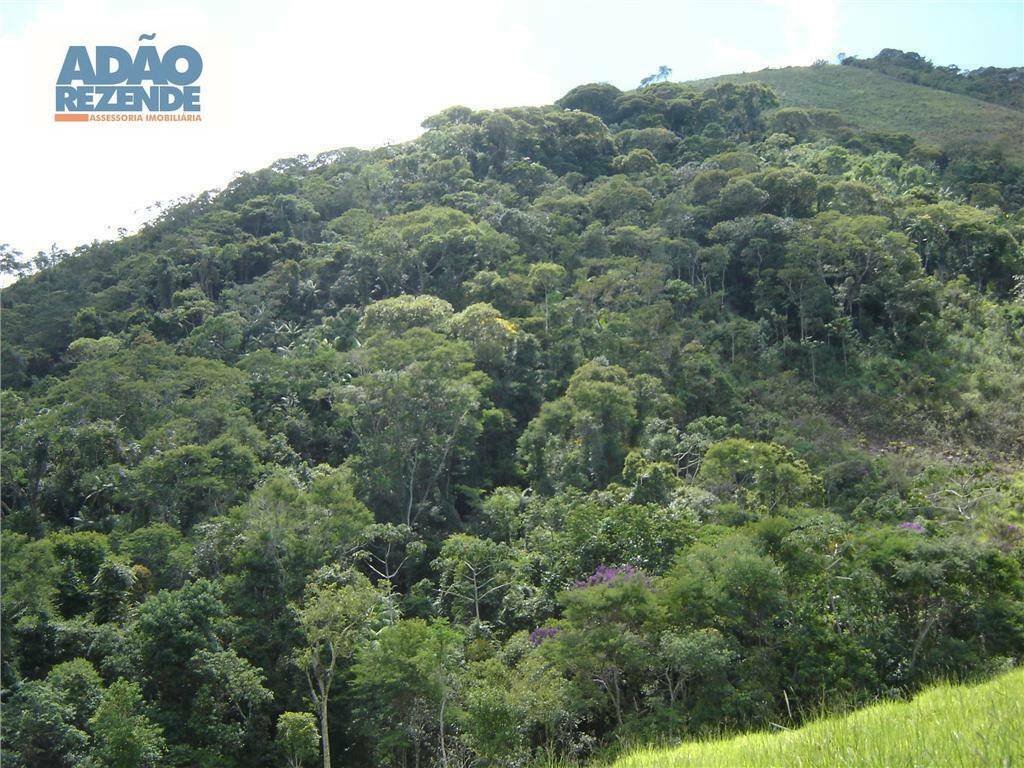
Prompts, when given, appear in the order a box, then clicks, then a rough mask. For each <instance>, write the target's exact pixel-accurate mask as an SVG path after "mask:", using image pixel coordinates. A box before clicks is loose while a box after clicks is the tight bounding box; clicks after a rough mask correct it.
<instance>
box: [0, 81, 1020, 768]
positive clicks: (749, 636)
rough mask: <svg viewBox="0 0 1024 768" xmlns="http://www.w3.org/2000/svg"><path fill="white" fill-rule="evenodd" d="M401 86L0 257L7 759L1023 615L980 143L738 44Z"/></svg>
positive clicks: (839, 655)
mask: <svg viewBox="0 0 1024 768" xmlns="http://www.w3.org/2000/svg"><path fill="white" fill-rule="evenodd" d="M423 125H424V129H425V132H424V133H423V135H422V136H421V137H420V138H419V139H417V140H415V141H413V142H410V143H408V144H403V145H399V146H388V147H383V148H380V149H375V150H370V151H362V150H355V149H343V150H339V151H335V152H330V153H326V154H323V155H320V156H318V157H316V158H308V157H298V158H294V159H290V160H283V161H280V162H278V163H276V164H275V165H273V166H272V167H270V168H266V169H264V170H261V171H258V172H256V173H251V174H244V175H242V176H240V177H238V178H236V179H235V180H234V181H232V182H231V183H230V184H229V185H228V186H227V187H226V188H225V189H224V190H223V191H220V192H216V193H207V194H204V195H200V196H199V197H197V198H195V199H194V200H191V201H190V202H187V203H185V204H182V205H178V206H175V207H173V208H171V209H170V210H168V211H167V212H166V213H165V214H164V215H163V216H161V217H160V218H159V219H158V220H156V221H154V222H152V223H151V224H149V225H147V226H145V227H144V228H143V229H142V230H141V231H140V232H139V233H138V234H135V235H131V236H127V237H123V238H121V239H119V240H116V241H113V242H105V243H94V244H93V245H90V246H85V247H83V248H80V249H78V250H76V251H75V252H74V253H73V254H69V255H64V256H63V257H62V255H61V254H56V253H55V254H53V255H52V256H46V257H43V261H44V262H45V263H43V264H41V266H43V267H44V268H43V269H41V270H40V271H38V272H37V273H36V274H33V275H30V276H27V277H23V278H22V279H21V280H19V281H18V282H17V283H16V284H15V285H13V286H11V287H9V288H8V289H7V290H5V291H4V294H3V326H4V343H3V350H2V351H3V382H4V389H3V434H4V440H3V467H2V484H3V487H2V490H3V495H2V497H3V518H4V519H3V527H4V531H3V565H4V585H3V586H4V589H3V617H4V627H5V631H4V633H3V666H2V683H3V704H4V713H5V723H4V725H5V727H4V733H3V750H4V751H3V757H4V761H5V764H9V765H11V766H38V765H52V766H69V767H70V766H89V767H90V768H91V767H93V766H157V765H160V766H213V765H217V766H232V765H234V766H264V765H265V766H278V765H282V764H287V765H291V766H299V765H314V764H317V763H318V762H320V761H322V763H323V764H324V765H325V766H329V765H334V766H342V765H351V766H363V765H370V764H373V765H380V766H414V765H415V766H445V768H447V767H448V766H455V765H459V766H469V765H475V766H520V765H524V764H526V763H529V762H531V761H534V760H539V759H541V758H554V757H563V758H567V759H588V758H589V757H590V756H592V755H594V754H596V753H600V752H601V750H606V749H611V748H614V747H615V746H617V745H621V744H623V743H627V742H628V741H630V740H655V739H659V738H667V737H672V736H682V735H687V734H696V733H700V732H702V731H703V730H705V729H716V730H721V729H731V728H740V727H747V726H760V725H765V724H767V723H769V722H795V721H800V720H801V719H802V718H804V717H807V716H809V715H811V714H813V713H814V712H816V711H818V710H819V709H820V708H821V707H822V706H823V705H824V706H827V705H828V704H829V703H831V702H836V701H843V702H845V703H850V702H851V701H852V702H854V703H855V702H859V701H867V700H871V699H873V698H875V697H877V696H880V695H889V694H893V693H897V692H901V691H908V690H913V689H915V688H917V687H919V686H920V685H922V684H924V683H926V682H929V681H931V680H934V679H937V678H942V677H947V676H951V675H955V676H958V677H959V676H966V675H971V674H983V673H987V672H992V671H996V670H1000V669H1002V668H1004V667H1006V666H1009V665H1012V664H1014V663H1016V662H1018V661H1019V660H1020V657H1021V655H1022V653H1024V577H1022V567H1024V533H1022V530H1021V528H1020V525H1021V524H1022V523H1024V520H1022V517H1024V471H1022V470H1021V466H1022V458H1024V278H1022V276H1024V251H1022V247H1021V242H1022V238H1024V215H1022V206H1024V185H1022V178H1024V176H1022V171H1021V168H1020V167H1019V166H1017V165H1015V164H1014V161H1013V160H1011V159H1008V158H1007V157H1005V156H1004V155H1003V154H1002V153H1001V152H1000V151H999V150H998V149H984V148H976V149H971V150H965V149H962V148H961V149H958V150H957V151H955V152H954V151H952V150H948V149H947V148H943V147H939V146H929V145H922V144H920V143H917V142H915V140H914V139H913V138H911V137H910V136H907V135H905V134H893V133H885V132H878V131H865V130H861V129H858V128H856V127H855V126H851V125H849V124H847V123H846V122H845V121H844V120H842V119H841V115H840V116H837V115H835V114H833V113H827V114H826V113H820V112H815V111H814V110H803V109H796V108H780V107H779V103H778V99H777V97H776V94H775V93H774V92H773V91H772V90H771V89H770V88H768V87H766V86H764V85H760V84H740V85H737V84H733V83H722V84H717V85H714V86H712V87H709V88H707V89H705V90H695V89H693V88H691V87H688V86H683V85H679V84H674V83H670V82H656V83H653V84H651V85H648V86H647V87H644V88H642V89H639V90H635V91H627V92H623V91H620V90H619V89H617V88H615V87H613V86H610V85H606V84H589V85H582V86H580V87H577V88H574V89H573V90H572V91H570V92H569V93H567V94H566V95H565V96H564V97H563V98H561V99H560V100H559V101H558V102H557V103H556V104H555V105H552V106H547V107H536V108H533V107H531V108H515V109H502V110H496V111H474V110H471V109H468V108H466V107H452V108H450V109H447V110H445V111H443V112H441V113H440V114H437V115H434V116H432V117H430V118H428V119H427V120H426V121H425V122H424V124H423ZM5 259H7V260H8V261H9V262H15V261H17V260H18V259H17V255H16V254H13V253H11V252H9V251H8V252H7V253H6V254H5Z"/></svg>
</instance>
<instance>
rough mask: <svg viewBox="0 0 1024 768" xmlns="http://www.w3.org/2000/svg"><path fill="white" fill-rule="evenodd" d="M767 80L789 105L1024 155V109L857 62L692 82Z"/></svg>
mask: <svg viewBox="0 0 1024 768" xmlns="http://www.w3.org/2000/svg"><path fill="white" fill-rule="evenodd" d="M726 80H731V81H733V82H737V83H749V82H756V81H759V82H763V83H766V84H768V85H770V86H772V87H773V88H774V89H775V90H776V91H777V92H778V94H779V98H780V101H781V102H782V105H783V106H788V107H818V108H820V109H835V110H838V111H840V112H841V113H842V116H843V118H844V119H846V120H848V121H849V122H851V123H854V124H856V125H859V126H861V127H862V128H867V129H870V130H879V131H889V132H897V133H900V132H903V133H909V134H910V135H911V136H914V137H915V138H918V139H921V140H924V141H926V142H928V143H931V144H935V145H938V146H946V145H950V144H953V145H955V144H957V143H960V142H968V143H983V144H1001V145H1002V146H1003V147H1004V148H1005V149H1006V151H1007V153H1008V154H1012V155H1014V156H1016V157H1017V158H1024V112H1019V111H1017V110H1014V109H1009V108H1007V107H1002V106H999V105H998V104H989V103H988V102H984V101H979V100H978V99H973V98H971V97H969V96H962V95H960V94H956V93H948V92H946V91H939V90H936V89H934V88H927V87H925V86H921V85H914V84H913V83H905V82H903V81H902V80H896V79H895V78H891V77H886V76H885V75H880V74H878V73H876V72H871V71H869V70H865V69H859V68H857V67H840V66H825V67H786V68H785V69H765V70H762V71H760V72H745V73H742V74H736V75H722V76H719V77H714V78H709V79H707V80H698V81H694V82H693V83H690V84H691V85H694V86H706V85H711V84H713V83H716V82H721V81H726Z"/></svg>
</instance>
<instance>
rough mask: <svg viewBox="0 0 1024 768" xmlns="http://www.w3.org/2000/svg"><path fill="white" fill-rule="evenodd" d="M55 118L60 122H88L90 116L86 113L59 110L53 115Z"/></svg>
mask: <svg viewBox="0 0 1024 768" xmlns="http://www.w3.org/2000/svg"><path fill="white" fill-rule="evenodd" d="M53 119H54V120H55V121H57V122H58V123H85V122H88V120H89V116H88V115H84V114H74V113H71V112H68V113H60V112H58V113H57V114H55V115H54V116H53Z"/></svg>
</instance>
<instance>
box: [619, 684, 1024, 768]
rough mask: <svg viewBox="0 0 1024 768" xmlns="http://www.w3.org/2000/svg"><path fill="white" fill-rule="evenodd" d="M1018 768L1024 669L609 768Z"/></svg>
mask: <svg viewBox="0 0 1024 768" xmlns="http://www.w3.org/2000/svg"><path fill="white" fill-rule="evenodd" d="M781 766H786V768H805V767H806V768H810V767H811V766H814V768H839V767H840V766H843V767H844V768H846V767H847V766H849V767H851V768H852V767H853V766H857V768H889V767H890V766H906V768H911V767H912V766H913V767H916V766H929V768H942V767H943V766H956V767H957V768H975V767H976V768H1000V767H1002V768H1018V767H1019V766H1024V669H1018V670H1015V671H1013V672H1010V673H1007V674H1005V675H1002V676H1000V677H998V678H996V679H994V680H991V681H989V682H987V683H984V684H982V685H975V686H958V685H942V686H939V687H937V688H933V689H930V690H928V691H926V692H925V693H922V694H921V695H920V696H918V697H917V698H915V699H913V700H912V701H909V702H906V701H903V702H887V703H883V704H876V705H874V706H871V707H867V708H866V709H862V710H859V711H857V712H854V713H852V714H850V715H846V716H843V717H831V718H827V719H824V720H818V721H816V722H813V723H811V724H809V725H806V726H804V727H803V728H799V729H797V730H792V731H775V732H771V733H753V734H747V735H744V736H738V737H736V738H732V739H727V740H722V741H703V742H690V743H687V744H684V745H682V746H680V747H675V748H669V749H662V750H658V749H645V750H642V751H640V752H635V753H633V754H632V755H630V756H629V757H626V758H623V759H621V760H619V761H618V762H617V763H615V765H614V766H613V768H691V767H692V768H776V767H781Z"/></svg>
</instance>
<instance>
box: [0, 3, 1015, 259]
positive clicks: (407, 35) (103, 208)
mask: <svg viewBox="0 0 1024 768" xmlns="http://www.w3.org/2000/svg"><path fill="white" fill-rule="evenodd" d="M1022 9H1024V3H1022V2H1021V0H1006V2H962V3H957V2H930V3H924V2H894V1H893V0H885V1H884V2H870V1H862V2H840V1H839V0H813V1H812V2H804V1H800V0H776V1H773V2H758V3H755V2H725V1H723V0H718V1H717V2H681V1H680V0H666V1H665V2H627V1H625V0H615V1H609V2H582V1H581V0H527V1H526V2H522V1H520V2H512V1H509V2H487V1H486V0H475V1H473V2H444V1H443V0H434V2H425V1H424V0H419V1H417V2H388V1H387V0H377V1H375V2H370V3H356V2H345V1H344V0H335V1H334V2H328V3H322V4H321V3H303V2H299V1H298V0H290V1H289V2H285V3H282V2H273V3H266V4H262V3H259V2H255V1H254V0H244V1H237V2H236V1H234V0H227V1H220V2H207V3H201V2H194V1H190V0H178V1H177V2H168V3H147V2H143V1H141V0H130V1H121V0H96V1H95V2H90V1H89V0H77V1H76V2H56V1H54V2H11V1H10V0H0V94H2V98H3V105H4V108H3V112H2V114H3V117H2V119H0V126H2V128H0V136H2V142H0V146H2V148H0V153H2V154H0V180H2V181H0V243H2V242H8V243H10V244H12V245H13V246H14V247H16V248H18V249H19V250H21V251H23V252H25V253H26V254H34V253H35V252H36V251H37V250H40V249H48V248H49V247H50V245H51V244H53V243H56V244H57V245H58V246H60V247H63V248H68V249H70V248H73V247H75V246H76V245H78V244H81V243H85V242H90V241H92V240H93V239H101V240H102V239H107V238H111V237H115V236H116V232H117V229H118V227H126V228H129V229H131V228H132V227H134V226H136V225H137V224H138V223H139V222H140V221H142V220H143V219H144V218H145V217H146V216H147V215H151V214H148V213H147V209H148V207H149V206H151V205H152V204H153V203H155V202H157V201H169V200H173V199H175V198H177V197H179V196H183V195H190V194H195V193H198V192H200V191H202V190H204V189H211V188H218V187H222V186H224V184H226V183H227V182H228V181H230V180H231V178H232V177H233V176H234V175H235V174H236V173H238V172H241V171H248V170H256V169H258V168H261V167H263V166H266V165H268V164H269V163H271V162H273V161H274V160H276V159H278V158H282V157H291V156H294V155H297V154H300V153H306V154H316V153H318V152H321V151H324V150H327V149H333V148H337V147H342V146H359V147H371V146H377V145H380V144H385V143H394V142H400V141H404V140H407V139H410V138H413V137H415V136H416V135H417V133H418V132H419V124H420V122H421V121H422V120H423V118H424V117H426V116H428V115H430V114H433V113H436V112H438V111H440V110H441V109H443V108H444V107H447V106H450V105H452V104H465V105H467V106H470V107H474V108H492V107H500V106H513V105H523V104H546V103H550V102H552V101H553V100H554V99H556V98H558V97H559V96H561V95H562V94H563V93H564V92H565V91H567V90H568V89H569V88H571V87H572V86H574V85H577V84H579V83H582V82H594V81H607V82H611V83H614V84H615V85H618V86H619V87H622V88H631V87H635V86H636V85H637V83H638V82H639V81H640V79H641V78H643V77H644V76H645V75H647V74H650V73H651V72H654V71H656V70H657V68H658V66H659V65H662V64H664V65H667V66H669V67H671V68H672V69H673V71H674V74H673V79H674V80H688V79H693V78H697V77H704V76H710V75H716V74H725V73H731V72H740V71H752V70H757V69H761V68H762V67H766V66H772V67H775V66H785V65H806V64H810V63H811V62H812V61H814V60H815V59H818V58H824V59H829V60H834V59H835V56H836V54H837V53H838V52H840V51H843V52H846V53H849V54H858V55H864V56H871V55H874V54H875V53H877V52H878V50H879V49H881V48H883V47H895V48H903V49H904V50H916V51H918V52H920V53H922V54H924V55H926V56H928V57H929V58H931V59H932V60H933V61H934V62H936V63H938V64H949V63H955V64H958V65H960V66H961V67H970V68H974V67H978V66H984V65H993V66H1022V65H1024V10H1022ZM150 32H155V33H156V35H157V37H156V40H155V44H156V45H157V47H158V49H159V50H161V51H163V50H166V48H168V47H170V46H171V45H174V44H188V45H192V46H193V47H195V48H196V49H197V50H199V52H200V54H201V55H202V56H203V60H204V71H203V75H202V77H201V79H200V81H199V84H200V85H201V87H202V105H203V111H202V114H203V122H202V123H200V124H193V123H173V124H151V123H142V124H102V123H55V122H54V121H53V111H54V105H53V93H54V85H55V81H56V77H57V72H58V70H59V69H60V65H61V63H62V62H63V59H64V55H65V53H66V51H67V47H68V46H69V45H73V44H76V45H86V46H88V47H89V48H90V49H91V48H93V47H94V46H96V45H120V46H122V47H124V48H127V49H128V50H129V51H132V52H134V50H135V47H136V46H137V45H138V42H137V41H138V36H139V35H140V34H142V33H150Z"/></svg>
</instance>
